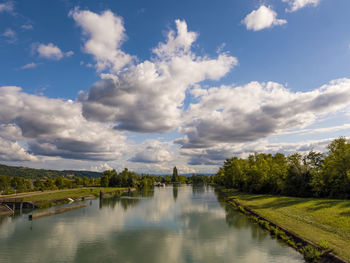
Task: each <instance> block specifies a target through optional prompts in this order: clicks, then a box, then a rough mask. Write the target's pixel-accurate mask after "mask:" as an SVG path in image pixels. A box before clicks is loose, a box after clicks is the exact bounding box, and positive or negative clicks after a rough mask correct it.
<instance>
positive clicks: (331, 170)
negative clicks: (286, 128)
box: [211, 137, 350, 199]
mask: <svg viewBox="0 0 350 263" xmlns="http://www.w3.org/2000/svg"><path fill="white" fill-rule="evenodd" d="M327 149H328V152H327V153H326V154H322V153H319V152H315V151H310V152H309V153H308V154H306V155H304V156H303V155H301V154H300V153H294V154H291V155H288V156H285V155H284V154H282V153H276V154H274V155H272V154H266V153H255V154H251V155H249V157H248V158H247V159H243V158H237V157H233V158H231V159H226V161H225V162H224V165H223V166H222V167H221V168H220V169H219V171H218V172H217V173H216V174H215V175H213V176H212V177H211V181H212V182H213V183H215V184H217V185H222V186H224V187H227V188H236V189H238V190H241V191H244V192H249V193H259V194H281V195H289V196H300V197H327V198H345V199H347V198H350V140H348V139H346V138H344V137H340V138H338V139H335V140H333V141H332V142H331V143H330V144H329V145H328V146H327Z"/></svg>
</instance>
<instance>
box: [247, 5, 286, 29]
mask: <svg viewBox="0 0 350 263" xmlns="http://www.w3.org/2000/svg"><path fill="white" fill-rule="evenodd" d="M242 23H243V24H244V25H245V26H246V28H247V29H248V30H253V31H259V30H262V29H265V28H269V27H273V26H280V25H283V24H286V23H287V20H285V19H277V13H276V12H275V11H274V10H272V9H271V8H270V7H266V6H264V5H262V6H260V7H259V8H258V9H257V10H254V11H252V12H251V13H249V14H248V15H247V16H246V17H245V18H244V19H243V21H242Z"/></svg>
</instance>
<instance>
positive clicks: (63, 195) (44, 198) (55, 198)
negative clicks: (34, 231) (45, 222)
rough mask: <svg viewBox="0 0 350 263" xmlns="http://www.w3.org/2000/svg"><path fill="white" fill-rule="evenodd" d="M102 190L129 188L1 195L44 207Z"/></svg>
mask: <svg viewBox="0 0 350 263" xmlns="http://www.w3.org/2000/svg"><path fill="white" fill-rule="evenodd" d="M131 190H134V189H131ZM100 191H102V193H103V194H104V195H114V194H116V195H120V194H122V193H123V192H127V191H129V189H128V188H120V187H119V188H118V187H86V188H76V189H63V190H55V191H44V192H28V193H21V194H18V195H8V196H0V198H7V199H9V198H16V199H18V198H22V199H23V201H25V202H31V203H34V204H36V205H37V206H38V207H41V208H44V207H49V206H52V205H56V204H60V203H65V202H67V201H68V198H70V199H72V200H74V201H80V200H82V199H84V198H95V197H98V196H99V194H100Z"/></svg>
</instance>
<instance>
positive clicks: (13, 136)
mask: <svg viewBox="0 0 350 263" xmlns="http://www.w3.org/2000/svg"><path fill="white" fill-rule="evenodd" d="M348 10H350V2H349V1H347V0H339V1H336V2H334V1H331V0H305V1H302V0H271V1H258V0H238V1H233V0H231V1H227V0H224V1H220V3H217V2H214V1H209V0H206V1H164V0H163V1H160V0H159V1H153V0H152V1H134V0H133V1H0V58H1V59H0V72H1V75H0V87H1V89H2V90H1V91H0V100H1V101H2V106H0V107H3V109H2V110H1V111H2V114H0V125H1V126H0V127H1V129H0V145H1V146H2V149H3V150H2V151H3V152H2V153H1V152H0V160H1V162H2V163H7V164H13V165H26V166H31V167H43V168H55V169H94V170H103V169H108V168H110V167H113V168H116V169H118V170H120V169H122V168H123V167H126V166H127V167H129V168H131V169H134V170H136V171H139V172H154V173H161V172H168V171H170V170H171V167H172V166H173V165H177V166H178V167H179V168H180V170H182V171H183V172H215V171H216V169H217V167H218V165H220V164H221V163H222V161H223V160H224V159H225V158H229V157H232V156H233V155H239V156H246V155H247V154H249V153H251V152H254V151H258V152H259V151H265V152H272V153H274V152H276V151H281V152H285V153H287V154H288V153H291V152H294V151H297V150H300V151H304V150H310V149H315V150H319V151H325V146H326V145H327V143H328V142H329V140H330V139H332V138H336V137H338V136H348V132H349V130H350V127H348V126H347V124H348V123H349V109H350V108H349V105H350V96H349V97H348V95H350V86H349V85H350V84H349V83H350V70H349V69H350V32H349V27H348V26H347V25H349V24H350V16H349V15H348ZM176 21H177V22H176ZM169 32H170V35H169ZM192 70H193V72H192ZM154 74H156V75H154ZM157 74H158V75H157ZM16 87H17V88H16ZM321 87H322V88H321ZM11 98H12V99H13V100H11ZM326 128H327V129H326ZM102 131H103V132H102ZM0 151H1V150H0Z"/></svg>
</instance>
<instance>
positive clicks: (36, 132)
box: [0, 87, 126, 160]
mask: <svg viewBox="0 0 350 263" xmlns="http://www.w3.org/2000/svg"><path fill="white" fill-rule="evenodd" d="M0 123H1V125H2V126H1V127H2V128H1V129H0V137H1V138H3V139H6V140H8V141H24V142H26V144H27V145H28V149H29V150H30V152H31V154H34V155H42V156H56V157H57V156H58V157H62V158H68V159H78V160H115V159H118V158H120V157H121V156H122V154H123V153H124V152H125V150H126V138H125V136H123V135H122V134H121V133H120V132H118V131H116V130H113V127H112V126H111V125H110V124H102V123H96V122H91V121H87V120H86V119H85V118H84V117H83V116H82V105H81V104H80V103H79V102H73V101H70V100H68V101H64V100H61V99H49V98H46V97H44V96H37V95H30V94H27V93H25V92H22V91H21V89H20V88H18V87H0ZM10 131H13V132H12V133H10ZM9 134H12V136H13V137H9ZM15 135H16V136H15Z"/></svg>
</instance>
